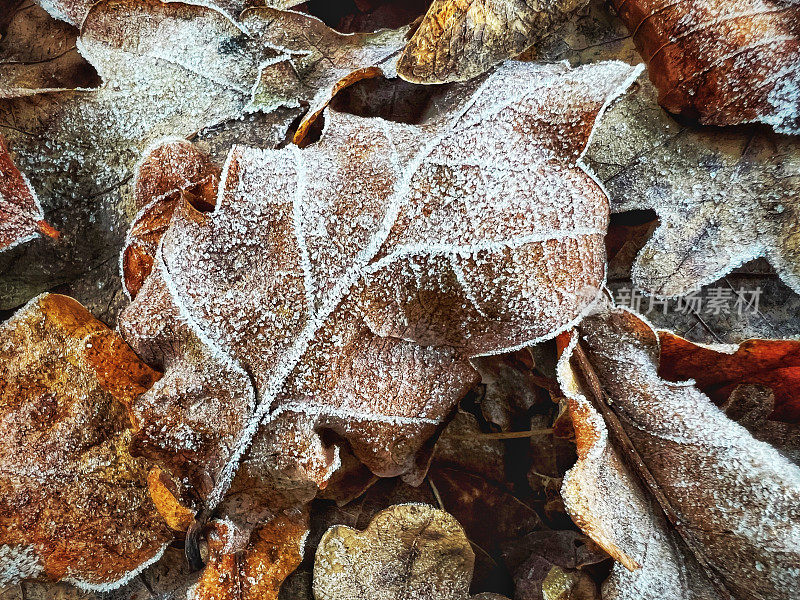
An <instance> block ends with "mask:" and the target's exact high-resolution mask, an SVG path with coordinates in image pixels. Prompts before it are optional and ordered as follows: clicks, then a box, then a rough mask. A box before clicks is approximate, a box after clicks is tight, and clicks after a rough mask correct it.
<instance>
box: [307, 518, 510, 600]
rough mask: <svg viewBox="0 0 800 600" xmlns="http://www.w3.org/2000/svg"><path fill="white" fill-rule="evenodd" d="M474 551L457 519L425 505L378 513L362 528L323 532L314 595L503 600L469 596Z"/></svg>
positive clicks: (326, 599)
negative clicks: (360, 529)
mask: <svg viewBox="0 0 800 600" xmlns="http://www.w3.org/2000/svg"><path fill="white" fill-rule="evenodd" d="M474 561H475V555H474V554H473V552H472V549H471V548H470V545H469V540H468V539H467V536H466V535H464V530H463V529H461V526H460V525H459V524H458V522H457V521H456V520H455V519H454V518H453V517H451V516H450V515H448V514H447V513H446V512H444V511H441V510H437V509H435V508H433V507H431V506H428V505H426V504H399V505H396V506H392V507H391V508H387V509H386V510H384V511H382V512H380V513H378V514H377V515H375V517H374V518H373V519H372V522H371V523H370V524H369V526H368V527H367V528H366V529H365V530H364V531H363V532H360V531H356V530H354V529H351V528H349V527H345V526H344V525H337V526H335V527H331V528H330V529H329V530H328V531H326V532H325V535H324V536H323V537H322V540H321V541H320V543H319V546H318V547H317V554H316V556H315V558H314V596H315V598H317V600H352V599H355V598H359V599H361V600H401V599H402V598H418V599H419V600H468V599H469V598H472V599H473V600H504V597H503V596H500V595H498V594H490V593H484V594H479V595H477V596H470V595H469V584H470V580H471V579H472V567H473V563H474Z"/></svg>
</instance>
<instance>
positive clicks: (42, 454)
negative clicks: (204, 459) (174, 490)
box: [0, 295, 171, 589]
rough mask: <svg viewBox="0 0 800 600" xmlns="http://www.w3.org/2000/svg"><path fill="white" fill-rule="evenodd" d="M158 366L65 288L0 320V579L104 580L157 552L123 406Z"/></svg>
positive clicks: (91, 583)
mask: <svg viewBox="0 0 800 600" xmlns="http://www.w3.org/2000/svg"><path fill="white" fill-rule="evenodd" d="M158 376H159V374H158V373H156V372H155V371H153V370H152V369H150V368H149V367H147V366H146V365H145V364H144V363H142V362H141V361H140V360H139V358H138V357H137V356H136V355H135V354H134V353H133V351H132V350H131V349H130V348H129V347H128V346H127V345H126V344H125V342H123V341H122V339H121V338H120V337H119V335H117V334H116V333H114V332H113V331H111V330H110V329H108V328H107V327H106V326H105V325H103V324H102V323H100V322H99V321H97V320H96V319H94V318H93V317H92V316H91V315H90V314H89V313H88V311H86V309H85V308H84V307H83V306H81V305H80V304H78V303H77V302H76V301H75V300H73V299H71V298H68V297H66V296H59V295H43V296H39V297H38V298H35V299H34V300H32V301H31V302H30V303H28V305H27V306H25V307H24V308H22V309H20V311H19V312H17V313H16V314H15V315H14V316H13V317H12V318H11V319H9V320H8V321H6V322H5V323H4V324H3V325H1V326H0V381H2V382H3V385H2V386H0V423H1V425H0V429H2V431H3V434H2V436H0V585H5V584H8V583H13V582H15V581H17V580H19V579H27V578H36V579H47V580H50V581H58V580H67V581H70V582H72V583H74V584H76V585H79V586H81V587H84V588H90V589H91V588H94V589H110V588H112V587H115V586H117V585H121V584H122V583H124V582H125V581H127V580H129V579H130V578H131V577H133V576H134V575H135V574H136V573H137V572H138V571H140V570H141V569H142V568H143V567H144V566H145V565H147V564H149V563H151V562H153V561H154V560H156V559H157V558H158V557H159V556H160V555H161V553H162V551H163V550H164V547H165V546H166V544H167V542H169V540H170V538H171V534H170V533H169V530H168V529H167V527H166V525H165V523H164V521H163V520H162V519H161V517H160V516H159V514H158V513H157V512H156V510H155V507H154V505H153V503H152V502H151V500H150V498H149V496H148V492H147V465H146V464H145V463H144V462H143V461H142V460H141V459H134V458H132V457H131V455H130V454H129V452H128V444H129V441H130V420H129V417H128V414H127V410H126V407H127V406H128V405H130V403H131V402H132V401H133V399H134V398H135V397H136V396H137V395H138V394H141V393H142V392H143V391H145V390H146V389H148V388H149V387H150V386H151V385H152V384H153V382H154V381H155V380H156V379H158Z"/></svg>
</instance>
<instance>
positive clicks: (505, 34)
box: [397, 0, 587, 83]
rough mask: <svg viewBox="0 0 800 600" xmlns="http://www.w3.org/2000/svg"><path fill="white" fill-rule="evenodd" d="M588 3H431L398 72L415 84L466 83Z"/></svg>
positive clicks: (449, 0)
mask: <svg viewBox="0 0 800 600" xmlns="http://www.w3.org/2000/svg"><path fill="white" fill-rule="evenodd" d="M586 1H587V0H545V1H544V2H542V1H539V0H489V1H476V0H434V2H433V4H431V7H430V8H429V9H428V12H427V14H426V15H425V17H424V18H423V19H422V22H421V23H420V25H419V28H418V29H417V30H416V32H415V33H414V35H413V36H412V38H411V40H410V41H409V42H408V45H407V46H406V48H405V50H403V54H402V56H401V57H400V60H399V61H398V63H397V72H398V73H399V74H400V76H401V77H402V78H403V79H406V80H408V81H411V82H414V83H446V82H451V81H466V80H467V79H472V78H473V77H477V76H478V75H480V74H482V73H484V72H485V71H486V70H488V69H489V68H491V67H493V66H494V65H496V64H498V63H500V62H502V61H504V60H505V59H507V58H512V57H514V56H516V55H518V54H520V53H521V52H523V51H524V50H526V49H527V48H528V47H530V46H531V45H532V44H533V43H534V42H536V41H537V40H538V39H540V38H542V37H544V36H545V35H546V33H547V32H548V28H549V27H551V26H552V24H553V23H554V22H557V21H558V20H560V19H563V18H564V17H565V16H566V15H568V14H569V13H570V12H572V11H574V10H576V9H578V8H580V7H581V6H583V5H585V4H586Z"/></svg>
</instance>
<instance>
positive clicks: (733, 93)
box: [611, 0, 800, 134]
mask: <svg viewBox="0 0 800 600" xmlns="http://www.w3.org/2000/svg"><path fill="white" fill-rule="evenodd" d="M611 5H612V6H613V7H614V8H615V9H616V10H617V13H618V14H619V16H620V18H621V19H622V21H623V22H624V23H625V24H626V26H627V27H628V30H629V31H630V32H631V33H632V34H633V39H634V41H635V42H636V46H637V48H638V49H639V51H640V52H641V54H642V57H643V58H644V60H645V62H646V63H647V64H648V67H649V72H650V78H651V79H652V81H653V83H654V84H655V86H656V87H657V88H658V92H659V95H658V100H659V102H660V103H661V105H662V106H663V107H664V108H666V109H667V110H668V111H670V112H672V113H675V114H680V115H684V116H686V117H689V118H693V119H699V121H700V122H701V123H703V124H706V125H737V124H741V123H751V122H755V121H758V122H761V123H767V124H769V125H771V126H772V127H773V128H774V129H775V131H778V132H782V133H795V134H797V133H800V4H798V3H797V2H792V1H790V0H734V1H729V0H689V1H686V2H672V1H671V0H612V2H611Z"/></svg>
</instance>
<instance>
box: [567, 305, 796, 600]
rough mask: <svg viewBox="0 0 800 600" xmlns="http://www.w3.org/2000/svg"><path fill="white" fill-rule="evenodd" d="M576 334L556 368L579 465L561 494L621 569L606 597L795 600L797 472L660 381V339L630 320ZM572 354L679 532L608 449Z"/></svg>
mask: <svg viewBox="0 0 800 600" xmlns="http://www.w3.org/2000/svg"><path fill="white" fill-rule="evenodd" d="M578 334H579V335H574V337H573V340H572V342H571V344H570V346H568V348H567V349H566V350H565V352H564V354H563V356H562V360H561V361H560V363H559V378H560V382H561V384H562V388H563V389H564V391H565V393H566V394H567V396H568V398H569V401H570V407H571V410H572V413H573V420H574V422H575V429H576V440H577V442H578V455H579V460H578V462H577V464H576V465H575V467H573V469H572V470H570V471H569V472H568V473H567V476H566V478H565V480H564V487H563V489H562V494H563V496H564V500H565V504H566V506H567V510H568V512H569V513H570V515H571V516H572V517H573V519H575V522H576V523H577V524H578V525H579V526H580V527H581V528H582V529H583V530H584V531H585V532H586V533H587V534H588V535H590V536H591V537H592V538H593V539H595V541H597V542H598V543H600V544H601V545H602V546H603V547H604V548H605V549H606V550H607V551H609V553H610V554H611V555H612V556H613V557H614V558H615V559H617V560H618V561H619V562H620V563H621V565H617V566H615V569H614V571H613V572H612V575H611V578H610V579H609V580H608V581H607V582H606V584H605V589H604V593H603V597H604V598H613V599H631V600H633V599H636V600H642V599H652V600H656V599H658V600H666V599H669V600H673V599H675V600H677V599H681V600H683V599H688V600H695V599H697V600H699V599H703V600H707V599H712V598H714V599H716V598H721V597H724V596H722V595H720V594H719V593H718V592H717V591H716V590H717V589H718V588H716V587H715V586H718V585H721V586H724V588H725V589H726V590H727V591H728V592H729V593H730V595H731V596H732V597H733V598H736V599H737V600H745V599H759V600H790V599H791V598H796V597H797V596H798V594H800V579H798V577H797V564H798V561H799V560H800V467H798V466H797V465H795V464H793V463H792V462H790V461H789V460H787V459H786V458H785V457H784V456H783V455H781V454H780V453H779V452H778V450H777V449H776V448H774V447H772V446H770V445H769V444H767V443H764V442H762V441H759V440H757V439H755V438H754V437H753V436H752V435H751V434H750V433H749V432H748V431H747V430H746V429H745V428H744V427H742V426H741V425H739V424H737V423H736V422H734V421H733V420H731V419H729V418H728V417H727V416H726V415H725V414H724V413H723V412H722V411H721V410H720V409H719V408H717V407H716V406H714V404H713V403H712V402H711V400H710V399H709V398H708V397H707V396H706V395H705V394H703V393H702V392H701V391H700V390H698V389H697V388H696V387H695V386H694V385H692V384H691V383H687V382H682V383H677V384H676V383H670V382H668V381H665V380H663V379H661V378H660V377H659V376H658V373H657V370H658V360H659V338H658V335H657V334H656V332H655V331H654V330H653V329H652V328H651V327H650V326H649V324H647V323H645V322H644V321H642V320H640V319H639V318H638V317H637V316H636V315H634V314H633V313H631V312H628V311H626V310H622V309H604V310H602V311H600V312H598V313H597V314H593V315H591V316H589V317H587V318H586V319H584V321H582V323H581V325H580V327H579V329H578ZM575 344H580V345H581V347H582V349H583V350H582V351H583V352H584V353H585V356H586V359H587V362H588V363H589V364H590V365H591V369H592V371H593V373H594V374H595V376H596V378H597V382H598V385H599V389H600V390H601V392H602V395H601V398H602V399H601V400H599V401H605V399H604V397H607V398H608V401H609V402H610V405H611V409H612V410H613V412H614V414H616V416H617V418H618V420H619V423H621V427H622V429H623V430H624V433H625V435H626V436H627V438H628V439H629V440H630V441H631V443H632V444H633V447H634V448H635V449H636V451H637V452H638V455H639V456H640V457H641V460H642V461H643V463H644V465H645V466H646V468H647V470H648V471H649V473H650V474H651V475H652V477H653V480H654V482H655V485H656V486H657V487H658V489H659V490H660V491H661V493H662V494H663V497H664V498H665V501H666V502H667V503H668V505H669V508H670V510H672V511H673V513H674V517H673V518H674V519H675V521H676V522H677V523H678V526H676V529H671V528H670V527H668V526H667V521H666V518H665V516H664V513H662V512H661V507H660V506H663V504H656V503H655V502H654V501H653V500H652V496H650V495H649V494H648V493H645V492H644V489H643V485H642V484H641V483H640V482H639V480H637V478H636V477H635V476H634V475H633V474H632V471H629V468H628V466H627V462H626V461H624V460H623V459H622V452H623V448H622V447H619V448H617V447H615V445H614V444H613V443H612V442H613V440H614V439H615V437H614V436H615V435H616V434H614V435H610V434H609V430H608V428H607V426H606V423H605V422H604V420H603V418H602V417H601V416H600V413H599V412H598V411H597V408H596V406H597V405H596V404H594V402H597V401H598V400H597V394H596V392H595V391H593V390H592V388H591V386H590V385H589V384H586V383H585V382H586V381H587V379H586V377H587V376H586V374H585V371H584V370H583V367H581V361H580V360H578V361H577V362H576V360H575V359H574V358H572V357H573V356H574V352H575ZM571 358H572V360H570V359H571ZM587 386H589V387H587ZM590 398H593V400H591V401H590V400H589V399H590ZM659 502H661V501H659ZM676 532H679V533H680V535H678V533H676ZM690 549H691V550H690ZM699 561H702V563H703V564H705V565H706V567H705V568H701V566H700V564H701V562H699ZM622 565H624V566H625V567H628V568H629V569H632V570H631V571H627V570H626V569H625V568H624V567H623V566H622ZM709 572H713V577H714V578H715V579H717V582H716V583H715V584H714V585H712V582H711V581H710V578H709V577H708V576H707V574H708V573H709Z"/></svg>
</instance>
